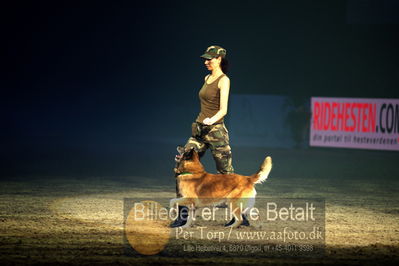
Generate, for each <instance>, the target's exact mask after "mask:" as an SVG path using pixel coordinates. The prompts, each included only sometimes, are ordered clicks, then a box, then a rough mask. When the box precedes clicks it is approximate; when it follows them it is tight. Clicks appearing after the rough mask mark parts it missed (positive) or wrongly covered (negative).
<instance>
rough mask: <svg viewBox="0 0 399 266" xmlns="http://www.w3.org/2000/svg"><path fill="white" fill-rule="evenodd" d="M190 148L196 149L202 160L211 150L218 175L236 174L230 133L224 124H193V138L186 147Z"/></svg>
mask: <svg viewBox="0 0 399 266" xmlns="http://www.w3.org/2000/svg"><path fill="white" fill-rule="evenodd" d="M190 148H194V149H195V150H196V151H197V152H198V154H199V156H200V158H201V157H202V156H203V155H204V154H205V151H206V150H207V149H208V148H210V150H211V152H212V156H213V159H214V160H215V163H216V169H217V171H218V173H221V174H226V173H233V172H234V168H233V166H232V155H231V148H230V145H229V132H228V131H227V129H226V126H225V125H224V123H220V124H214V125H210V126H207V125H204V124H201V123H193V132H192V136H191V137H190V138H189V139H188V141H187V143H186V145H185V149H190Z"/></svg>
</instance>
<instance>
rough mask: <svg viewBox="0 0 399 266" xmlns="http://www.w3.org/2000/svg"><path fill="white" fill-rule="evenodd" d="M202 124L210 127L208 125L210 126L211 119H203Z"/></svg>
mask: <svg viewBox="0 0 399 266" xmlns="http://www.w3.org/2000/svg"><path fill="white" fill-rule="evenodd" d="M202 123H203V124H204V125H207V126H210V125H212V124H213V123H214V122H213V121H212V119H211V118H209V117H207V118H205V119H204V121H202Z"/></svg>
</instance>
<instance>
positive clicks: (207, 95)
mask: <svg viewBox="0 0 399 266" xmlns="http://www.w3.org/2000/svg"><path fill="white" fill-rule="evenodd" d="M224 76H225V74H222V75H220V76H219V77H218V78H217V79H215V80H214V81H213V82H211V83H210V84H208V83H207V81H208V79H209V77H210V76H209V77H208V78H207V79H206V81H205V82H204V85H203V86H202V88H201V90H200V91H199V93H198V96H199V99H200V103H201V111H200V113H199V115H198V117H197V119H196V121H197V122H200V123H202V122H203V121H204V119H205V118H207V117H209V118H211V117H212V116H214V115H215V114H216V113H217V112H218V111H219V110H220V89H219V87H218V84H219V80H220V79H221V78H222V77H224ZM220 122H223V118H221V119H220V120H219V121H216V123H220Z"/></svg>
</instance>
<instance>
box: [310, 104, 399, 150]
mask: <svg viewBox="0 0 399 266" xmlns="http://www.w3.org/2000/svg"><path fill="white" fill-rule="evenodd" d="M311 111H312V118H311V119H312V120H311V126H310V146H320V147H340V148H357V149H375V150H396V151H398V150H399V145H398V142H399V99H361V98H326V97H312V98H311Z"/></svg>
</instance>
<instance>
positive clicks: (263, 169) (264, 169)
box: [252, 156, 272, 184]
mask: <svg viewBox="0 0 399 266" xmlns="http://www.w3.org/2000/svg"><path fill="white" fill-rule="evenodd" d="M271 170H272V157H270V156H267V157H266V158H265V160H264V161H263V163H262V165H261V166H260V170H259V171H258V173H257V174H255V175H253V176H252V181H253V182H254V184H261V183H263V182H264V181H265V180H266V179H267V177H268V176H269V173H270V171H271Z"/></svg>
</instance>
